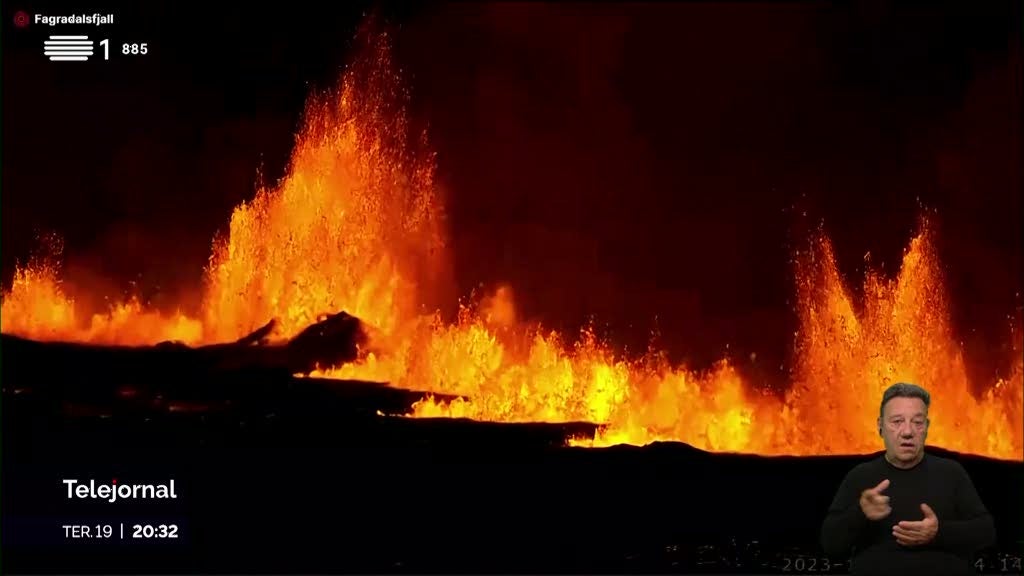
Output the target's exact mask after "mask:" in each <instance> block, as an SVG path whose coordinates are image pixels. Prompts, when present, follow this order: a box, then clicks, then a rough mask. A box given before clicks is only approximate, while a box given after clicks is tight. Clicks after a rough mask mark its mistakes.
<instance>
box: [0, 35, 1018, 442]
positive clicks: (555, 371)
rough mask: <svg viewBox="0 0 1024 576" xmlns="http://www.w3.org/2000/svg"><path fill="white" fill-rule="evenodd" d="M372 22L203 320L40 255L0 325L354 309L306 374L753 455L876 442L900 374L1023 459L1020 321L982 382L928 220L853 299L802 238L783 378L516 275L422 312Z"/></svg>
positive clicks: (137, 337)
mask: <svg viewBox="0 0 1024 576" xmlns="http://www.w3.org/2000/svg"><path fill="white" fill-rule="evenodd" d="M377 40H378V42H377V43H375V44H374V45H373V49H372V50H371V51H370V52H369V56H367V57H365V58H362V59H360V60H358V61H357V63H356V66H355V67H353V68H351V69H350V70H349V71H348V72H346V74H345V76H344V77H343V82H342V84H341V87H340V89H339V90H338V91H337V92H336V93H335V94H333V95H331V96H328V97H322V98H317V99H314V101H313V102H312V103H311V104H310V105H309V107H308V110H307V117H306V123H305V125H304V127H303V129H302V130H300V132H299V135H298V138H297V142H296V145H295V150H294V153H293V157H292V162H291V165H290V168H289V170H288V173H287V176H286V177H285V178H284V179H283V180H282V181H281V182H280V183H279V184H278V185H277V186H276V187H274V188H272V189H260V190H258V191H257V193H256V195H255V198H254V199H253V200H252V201H251V202H248V203H246V204H243V205H241V206H239V207H238V208H237V209H236V210H235V211H234V213H233V214H232V216H231V219H230V226H229V229H228V231H227V235H226V236H225V237H223V238H219V239H217V240H216V241H215V243H214V249H213V254H212V255H211V258H210V265H209V268H208V269H207V271H206V276H205V292H204V305H203V311H202V321H199V320H196V319H190V318H186V317H184V316H182V315H180V314H178V315H172V316H165V315H160V314H158V313H156V312H152V311H148V310H146V309H145V308H143V307H142V306H141V305H140V304H139V303H138V302H137V301H132V300H129V301H128V302H127V303H125V304H120V305H116V306H114V307H113V308H112V309H111V311H110V313H109V314H106V315H97V316H92V317H91V318H90V319H89V322H88V323H85V322H84V321H83V320H82V319H80V318H78V317H77V316H76V315H75V304H74V302H73V300H72V299H71V298H69V297H68V296H66V295H65V293H64V291H63V290H62V287H61V285H60V282H59V274H58V269H57V268H56V266H55V265H54V264H53V263H51V262H47V261H36V262H33V263H31V264H30V265H29V266H28V267H26V268H21V269H19V270H17V271H16V274H15V278H14V283H13V285H12V287H11V289H10V290H8V291H6V292H5V293H4V294H3V304H2V310H0V318H2V330H3V331H4V332H5V333H11V334H18V335H23V336H27V337H30V338H35V339H40V340H74V341H88V342H102V343H122V344H152V343H155V342H158V341H161V340H183V341H185V342H188V343H206V342H215V341H226V340H232V339H235V338H238V337H240V336H242V335H244V334H246V333H248V332H249V331H251V330H253V329H254V328H257V327H258V326H261V325H263V324H264V323H266V322H267V321H268V320H269V319H271V318H278V319H279V321H280V322H281V323H280V329H281V333H280V334H279V336H282V337H286V336H288V335H291V334H293V333H295V332H296V331H298V330H300V329H301V328H303V327H305V326H306V325H308V324H309V323H311V322H313V321H314V320H315V319H316V317H317V315H319V314H321V313H326V312H335V311H339V310H345V311H348V312H349V313H352V314H354V315H356V316H358V317H360V318H362V319H363V320H364V321H366V322H367V323H369V324H371V325H372V326H373V327H374V328H375V329H376V333H375V338H374V340H373V343H372V344H373V345H372V349H371V350H367V351H365V356H364V358H363V360H362V361H360V362H359V363H356V364H351V365H346V366H341V367H334V368H331V369H325V370H322V371H317V372H314V373H313V374H312V376H320V377H328V378H361V379H368V380H380V381H387V382H390V383H392V384H393V385H396V386H401V387H405V388H411V389H418V390H424V391H430V392H439V393H440V392H444V393H454V394H457V395H461V396H463V398H462V399H459V400H456V401H454V402H452V403H441V402H436V401H434V400H433V399H432V398H428V399H426V400H424V401H422V402H419V403H417V404H416V405H415V406H413V408H412V412H411V414H410V416H413V417H432V416H433V417H437V416H442V417H466V418H474V419H480V420H493V421H505V422H512V421H591V422H598V423H603V424H604V426H603V427H602V429H601V430H600V431H599V433H598V435H597V437H596V438H583V439H574V440H573V442H574V443H575V444H577V445H583V446H603V445H609V444H615V443H631V444H645V443H649V442H652V441H658V440H675V441H682V442H687V443H689V444H692V445H693V446H696V447H698V448H702V449H706V450H712V451H733V452H749V453H759V454H793V455H810V454H836V453H863V452H871V451H875V450H878V449H879V447H880V446H881V444H880V441H879V439H878V437H877V434H876V431H875V429H874V424H873V423H874V420H875V418H876V417H877V407H878V400H879V397H880V394H881V391H882V389H883V388H884V387H885V386H887V385H888V384H890V383H892V382H894V381H898V380H906V381H912V382H917V383H920V384H922V385H924V386H925V387H927V388H928V389H929V390H930V391H931V392H932V393H933V398H934V401H933V408H932V411H931V415H932V420H933V426H932V429H931V433H930V441H931V442H932V443H933V444H937V445H941V446H944V447H946V448H950V449H953V450H959V451H963V452H973V453H978V454H984V455H988V456H993V457H999V458H1012V459H1017V460H1024V438H1022V437H1021V435H1022V432H1021V431H1022V428H1024V420H1022V410H1021V406H1022V404H1024V390H1022V373H1024V370H1022V366H1021V359H1020V354H1021V349H1020V332H1019V330H1018V331H1017V332H1016V336H1015V342H1016V343H1017V348H1016V349H1015V352H1016V354H1017V363H1016V368H1015V371H1014V372H1013V373H1012V374H1010V375H1006V376H1005V377H1004V378H1003V379H999V378H996V377H995V376H993V379H992V382H986V383H980V384H985V386H977V387H974V386H972V384H974V383H972V382H970V381H969V380H968V378H967V375H966V371H965V369H964V361H963V358H962V356H961V353H960V349H959V347H958V346H957V345H956V343H955V338H954V336H953V334H952V331H951V329H950V325H949V320H948V314H947V311H948V305H947V302H946V301H945V296H944V294H943V290H942V279H941V276H940V274H939V266H938V262H937V261H936V258H935V252H934V250H933V248H932V244H931V237H930V232H929V229H928V228H927V226H925V227H923V229H922V232H921V233H920V234H919V235H918V236H917V237H915V238H914V239H913V240H912V242H911V244H910V247H909V248H908V250H907V252H906V254H905V257H904V260H903V266H902V268H901V270H900V272H899V274H898V275H897V277H896V278H895V279H893V280H888V279H886V278H884V277H883V276H882V275H881V274H879V273H874V272H873V273H870V274H868V275H867V278H866V281H865V282H864V286H863V303H862V304H861V305H859V306H858V305H855V303H854V300H853V299H852V297H851V295H850V291H849V290H848V289H847V287H846V286H845V285H844V283H843V282H842V280H841V278H840V275H839V272H838V269H837V266H836V262H835V258H834V257H833V254H832V250H831V247H830V245H829V243H828V241H827V240H826V239H824V237H822V238H820V239H818V240H817V241H816V242H815V243H814V244H813V247H812V249H811V250H809V251H807V252H805V253H801V254H798V255H797V258H796V259H795V265H796V270H797V278H798V282H797V288H798V290H797V292H798V306H797V314H798V315H799V318H800V330H799V332H798V333H797V334H796V342H795V364H794V367H793V374H794V380H793V384H792V386H791V388H790V389H789V391H788V392H786V393H785V394H784V395H772V394H768V393H765V392H762V391H759V390H756V389H754V388H753V387H752V386H751V385H750V384H749V383H746V382H744V380H743V378H742V376H741V373H740V372H739V371H738V370H737V368H736V367H734V366H731V365H730V364H729V363H728V362H725V361H722V362H719V363H718V364H717V365H716V366H713V367H712V368H710V369H708V370H695V369H692V368H690V367H686V366H673V365H671V364H670V363H669V362H667V361H666V360H665V355H664V354H663V353H660V352H659V351H657V350H651V351H650V352H649V353H647V354H646V355H644V356H642V357H640V358H622V357H620V356H618V355H617V354H616V353H615V352H614V351H613V350H612V349H611V348H610V347H609V346H607V345H606V344H604V343H602V342H601V341H600V340H599V339H598V338H596V337H595V336H594V334H593V332H592V331H589V330H588V331H584V332H583V333H582V334H581V335H579V337H577V338H575V339H566V338H565V337H563V336H562V335H560V334H557V333H554V332H551V331H546V330H544V329H543V328H542V327H539V326H529V325H525V324H523V323H521V322H520V321H519V320H518V319H517V317H516V312H515V304H514V298H513V296H512V291H511V289H510V288H507V287H503V288H500V289H498V290H497V291H495V293H494V294H493V295H492V296H491V297H489V298H486V299H484V300H482V301H480V302H477V303H476V304H475V305H473V306H466V307H463V309H462V311H461V313H460V314H459V317H458V318H457V320H456V321H455V322H454V323H450V324H449V323H445V322H443V321H442V320H441V318H440V316H439V315H427V316H422V315H419V314H418V308H419V306H420V304H421V302H420V298H421V296H422V293H423V290H425V289H428V288H429V287H430V279H431V277H432V276H431V275H432V274H433V272H434V271H435V270H436V267H437V264H438V261H439V259H440V258H442V257H443V255H444V235H443V223H442V222H443V210H442V205H441V201H440V200H439V196H438V194H437V192H436V189H435V185H434V178H433V176H434V162H433V157H432V156H431V155H430V154H429V153H426V148H421V147H420V146H419V144H422V143H423V142H422V140H420V139H418V138H410V137H408V132H409V126H408V124H407V122H406V115H405V111H404V109H403V106H402V103H403V102H404V98H405V95H404V94H403V93H402V91H401V90H400V83H399V82H398V78H397V76H396V75H394V74H393V73H392V71H391V70H392V67H391V63H390V59H389V51H388V49H387V45H386V37H379V38H377ZM982 389H983V390H984V391H981V390H982ZM972 390H974V391H977V392H972Z"/></svg>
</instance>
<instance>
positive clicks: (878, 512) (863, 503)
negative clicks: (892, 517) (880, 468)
mask: <svg viewBox="0 0 1024 576" xmlns="http://www.w3.org/2000/svg"><path fill="white" fill-rule="evenodd" d="M888 487H889V480H888V479H885V480H882V481H881V482H879V483H878V486H875V487H874V488H868V489H867V490H865V491H863V492H861V493H860V509H861V510H863V511H864V515H865V516H867V517H868V520H881V519H882V518H885V517H886V516H888V515H889V513H891V512H892V507H891V506H889V497H888V496H884V495H882V491H883V490H885V489H886V488H888Z"/></svg>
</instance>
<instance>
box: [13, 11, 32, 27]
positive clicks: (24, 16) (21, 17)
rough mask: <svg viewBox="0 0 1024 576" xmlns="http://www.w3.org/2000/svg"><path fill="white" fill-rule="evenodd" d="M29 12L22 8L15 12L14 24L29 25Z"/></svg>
mask: <svg viewBox="0 0 1024 576" xmlns="http://www.w3.org/2000/svg"><path fill="white" fill-rule="evenodd" d="M28 20H29V18H28V13H27V12H23V11H21V10H19V11H17V12H15V13H14V25H15V26H17V27H18V28H25V27H26V26H28Z"/></svg>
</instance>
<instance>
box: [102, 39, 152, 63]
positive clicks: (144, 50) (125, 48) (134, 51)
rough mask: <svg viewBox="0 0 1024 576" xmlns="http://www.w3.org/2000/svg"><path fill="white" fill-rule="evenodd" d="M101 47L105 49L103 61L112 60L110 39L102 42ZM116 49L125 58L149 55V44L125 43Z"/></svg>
mask: <svg viewBox="0 0 1024 576" xmlns="http://www.w3.org/2000/svg"><path fill="white" fill-rule="evenodd" d="M100 46H101V47H102V48H103V59H104V60H110V38H104V39H103V40H100ZM115 49H117V50H118V51H119V52H120V53H121V54H123V55H125V56H145V55H146V54H149V43H147V42H142V43H141V44H140V43H137V42H124V43H122V44H121V45H120V47H119V48H115Z"/></svg>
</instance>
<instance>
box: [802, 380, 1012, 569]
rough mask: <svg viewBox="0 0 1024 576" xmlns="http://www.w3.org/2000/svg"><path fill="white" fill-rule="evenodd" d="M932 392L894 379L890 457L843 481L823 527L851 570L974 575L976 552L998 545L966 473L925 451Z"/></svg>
mask: <svg viewBox="0 0 1024 576" xmlns="http://www.w3.org/2000/svg"><path fill="white" fill-rule="evenodd" d="M929 404H930V396H929V394H928V392H927V391H926V390H924V389H923V388H921V387H920V386H916V385H913V384H903V383H900V384H894V385H892V386H890V387H889V388H888V389H887V390H886V391H885V393H884V394H883V395H882V406H881V409H880V411H879V412H880V416H879V418H878V433H879V435H880V436H881V437H882V439H883V440H884V442H885V454H884V455H882V456H879V457H877V458H874V459H872V460H870V461H868V462H863V463H861V464H858V465H857V466H856V467H854V468H853V470H851V471H850V472H849V473H848V474H847V475H846V478H844V479H843V483H842V485H840V486H839V491H838V492H837V493H836V496H835V499H834V500H833V501H832V505H831V506H830V507H829V510H828V516H827V517H826V518H825V523H824V526H822V529H821V543H822V546H823V547H824V549H825V553H826V554H828V555H830V556H833V557H836V558H842V557H849V555H850V553H851V552H852V553H853V562H852V564H851V567H850V573H851V574H870V575H875V576H884V575H886V574H894V575H895V574H899V575H907V574H923V575H928V576H939V575H950V576H953V575H957V576H959V575H967V574H971V556H972V555H973V553H974V552H976V551H978V550H980V549H982V548H986V547H988V546H992V545H994V544H995V540H996V533H995V524H994V522H993V520H992V516H991V515H990V514H989V513H988V510H987V509H986V508H985V505H984V504H983V503H982V502H981V498H979V497H978V493H977V491H976V490H975V489H974V484H973V483H972V482H971V479H970V477H969V476H968V475H967V471H966V470H964V468H963V466H961V465H960V463H959V462H957V461H955V460H950V459H948V458H942V457H939V456H935V455H934V454H926V453H925V451H924V443H925V438H926V437H927V436H928V425H929V423H930V422H929V420H928V405H929Z"/></svg>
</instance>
